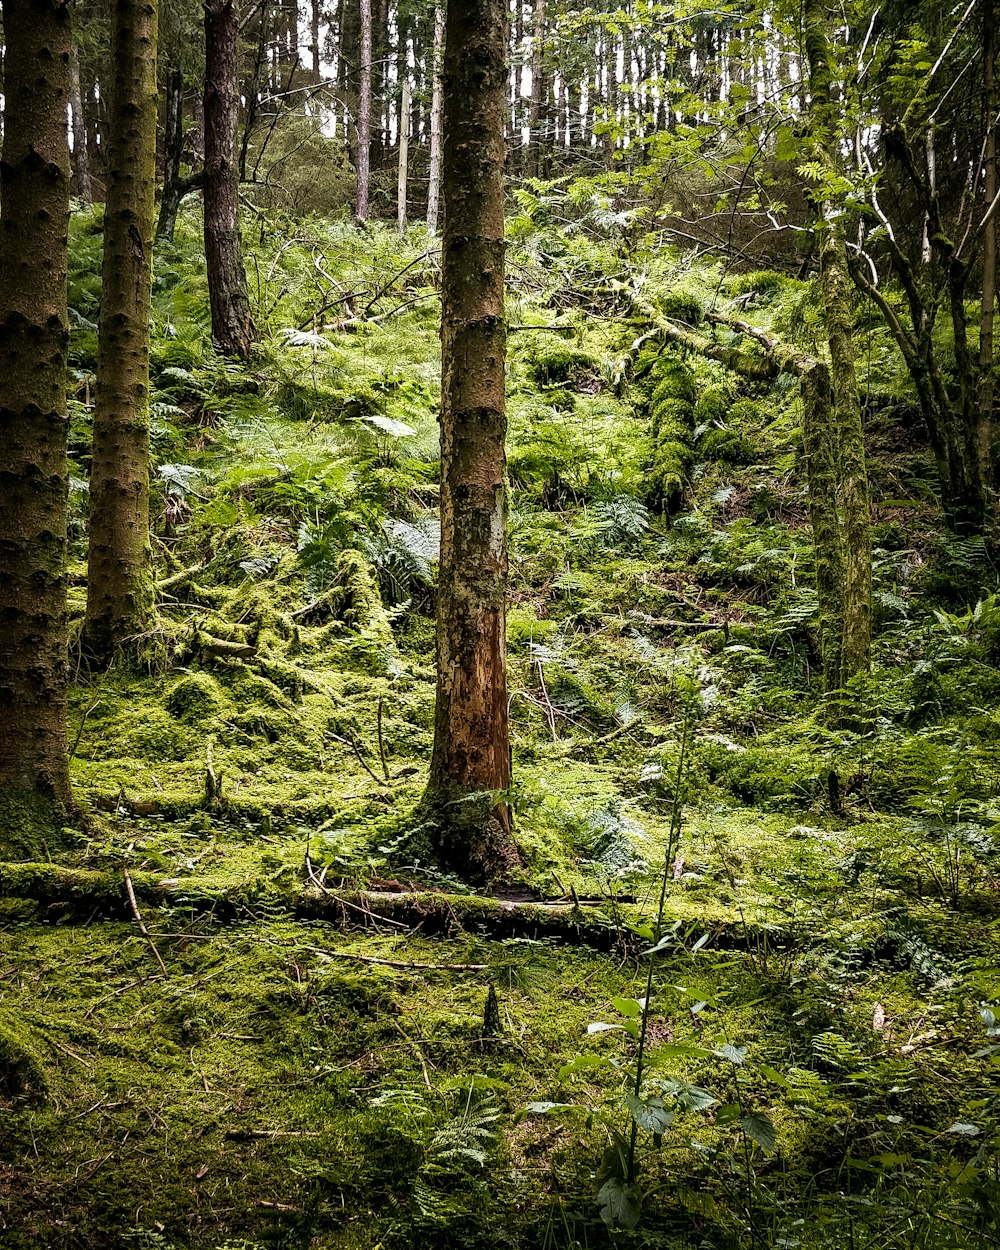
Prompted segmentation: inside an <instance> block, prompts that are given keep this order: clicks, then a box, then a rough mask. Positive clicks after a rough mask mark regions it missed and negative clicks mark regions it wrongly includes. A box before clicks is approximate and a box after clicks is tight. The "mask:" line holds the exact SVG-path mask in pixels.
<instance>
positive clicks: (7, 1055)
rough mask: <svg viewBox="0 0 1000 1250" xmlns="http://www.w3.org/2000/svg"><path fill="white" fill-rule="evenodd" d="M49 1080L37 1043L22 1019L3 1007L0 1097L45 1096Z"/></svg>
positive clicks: (0, 1025) (0, 1013)
mask: <svg viewBox="0 0 1000 1250" xmlns="http://www.w3.org/2000/svg"><path fill="white" fill-rule="evenodd" d="M48 1089H49V1082H48V1077H47V1075H46V1072H45V1065H44V1064H43V1062H42V1060H41V1057H40V1055H39V1054H38V1051H37V1049H36V1044H35V1041H34V1039H33V1038H32V1036H31V1032H30V1030H29V1029H28V1028H27V1027H26V1025H25V1024H24V1022H23V1021H20V1020H17V1019H15V1018H13V1017H12V1016H11V1014H10V1013H9V1012H7V1011H0V1097H6V1098H12V1097H18V1096H23V1097H29V1098H30V1097H44V1096H45V1095H46V1094H47V1093H48Z"/></svg>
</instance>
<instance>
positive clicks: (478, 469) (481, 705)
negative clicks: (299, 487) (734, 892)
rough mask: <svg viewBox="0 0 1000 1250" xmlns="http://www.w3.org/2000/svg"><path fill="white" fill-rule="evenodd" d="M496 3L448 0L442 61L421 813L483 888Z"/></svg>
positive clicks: (500, 110) (497, 305)
mask: <svg viewBox="0 0 1000 1250" xmlns="http://www.w3.org/2000/svg"><path fill="white" fill-rule="evenodd" d="M506 27H507V5H506V0H450V3H449V5H448V15H447V37H446V46H445V57H444V197H445V228H444V242H443V258H442V278H441V298H442V310H441V369H442V396H441V560H440V573H439V584H438V598H437V604H438V609H437V651H438V654H437V672H438V678H437V702H436V708H435V723H434V749H433V753H432V757H431V769H430V781H429V785H428V790H427V796H426V800H427V803H426V805H427V806H428V807H429V809H430V810H431V811H432V812H433V814H434V817H435V822H434V823H435V825H436V835H435V836H436V850H437V853H438V855H439V857H440V859H441V861H442V862H443V863H444V864H446V865H447V866H448V867H449V868H451V869H452V870H453V871H457V872H459V873H461V874H462V875H464V876H467V877H469V878H471V879H475V880H479V881H483V880H489V879H492V878H496V877H499V876H502V875H503V874H504V873H505V872H506V871H508V870H509V869H510V867H511V866H512V865H513V864H514V863H516V862H517V853H516V850H515V848H514V845H513V841H512V838H511V834H510V817H509V813H508V809H507V806H506V803H505V802H503V801H502V799H501V800H498V797H497V796H498V792H501V791H505V790H506V789H507V788H508V787H509V785H510V744H509V737H508V729H507V679H506V678H507V674H506V637H505V619H506V597H507V533H506V531H507V501H506V484H505V474H506V459H505V439H506V432H507V418H506V409H505V397H504V356H505V349H506V330H505V325H504V308H503V296H504V222H503V210H504V202H503V164H504V113H505V109H506V68H505V61H506V49H507V39H506V35H507V31H506Z"/></svg>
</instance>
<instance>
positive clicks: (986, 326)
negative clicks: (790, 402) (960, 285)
mask: <svg viewBox="0 0 1000 1250" xmlns="http://www.w3.org/2000/svg"><path fill="white" fill-rule="evenodd" d="M983 96H984V104H985V109H984V111H985V115H986V127H987V129H986V151H985V160H984V165H985V170H984V173H985V182H984V192H985V194H984V200H985V209H986V212H987V213H991V212H992V214H993V215H992V217H991V218H990V220H989V221H987V223H986V225H985V227H984V229H983V283H982V303H981V305H980V316H979V429H978V434H979V456H980V460H981V461H982V465H983V470H984V472H983V476H984V478H985V479H986V481H987V482H992V480H993V472H992V466H991V460H992V443H993V392H994V386H993V325H994V319H995V313H996V299H997V214H996V209H995V208H994V206H993V201H994V200H995V199H996V194H997V126H996V122H997V90H996V14H995V13H994V8H993V3H992V0H990V2H989V3H987V4H985V5H984V6H983Z"/></svg>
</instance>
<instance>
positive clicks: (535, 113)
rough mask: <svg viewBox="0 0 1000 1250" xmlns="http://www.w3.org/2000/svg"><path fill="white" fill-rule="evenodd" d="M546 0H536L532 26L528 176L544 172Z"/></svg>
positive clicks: (532, 176)
mask: <svg viewBox="0 0 1000 1250" xmlns="http://www.w3.org/2000/svg"><path fill="white" fill-rule="evenodd" d="M544 100H545V0H535V17H534V22H533V24H532V27H531V112H530V113H529V115H528V128H529V129H528V177H529V178H538V177H539V176H540V175H541V172H542V156H541V153H542V143H543V141H544V137H543V135H542V128H543V126H544V124H545V113H544V110H543V102H544Z"/></svg>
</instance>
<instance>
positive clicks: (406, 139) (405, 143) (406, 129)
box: [396, 78, 410, 234]
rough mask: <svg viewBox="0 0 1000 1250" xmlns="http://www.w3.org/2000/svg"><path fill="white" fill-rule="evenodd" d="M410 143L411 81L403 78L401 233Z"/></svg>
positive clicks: (399, 187) (398, 209)
mask: <svg viewBox="0 0 1000 1250" xmlns="http://www.w3.org/2000/svg"><path fill="white" fill-rule="evenodd" d="M409 143H410V82H409V79H408V78H404V79H403V90H402V94H401V95H400V99H399V176H398V178H397V182H396V221H397V224H398V226H399V233H400V234H405V233H406V180H407V162H408V161H409Z"/></svg>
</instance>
